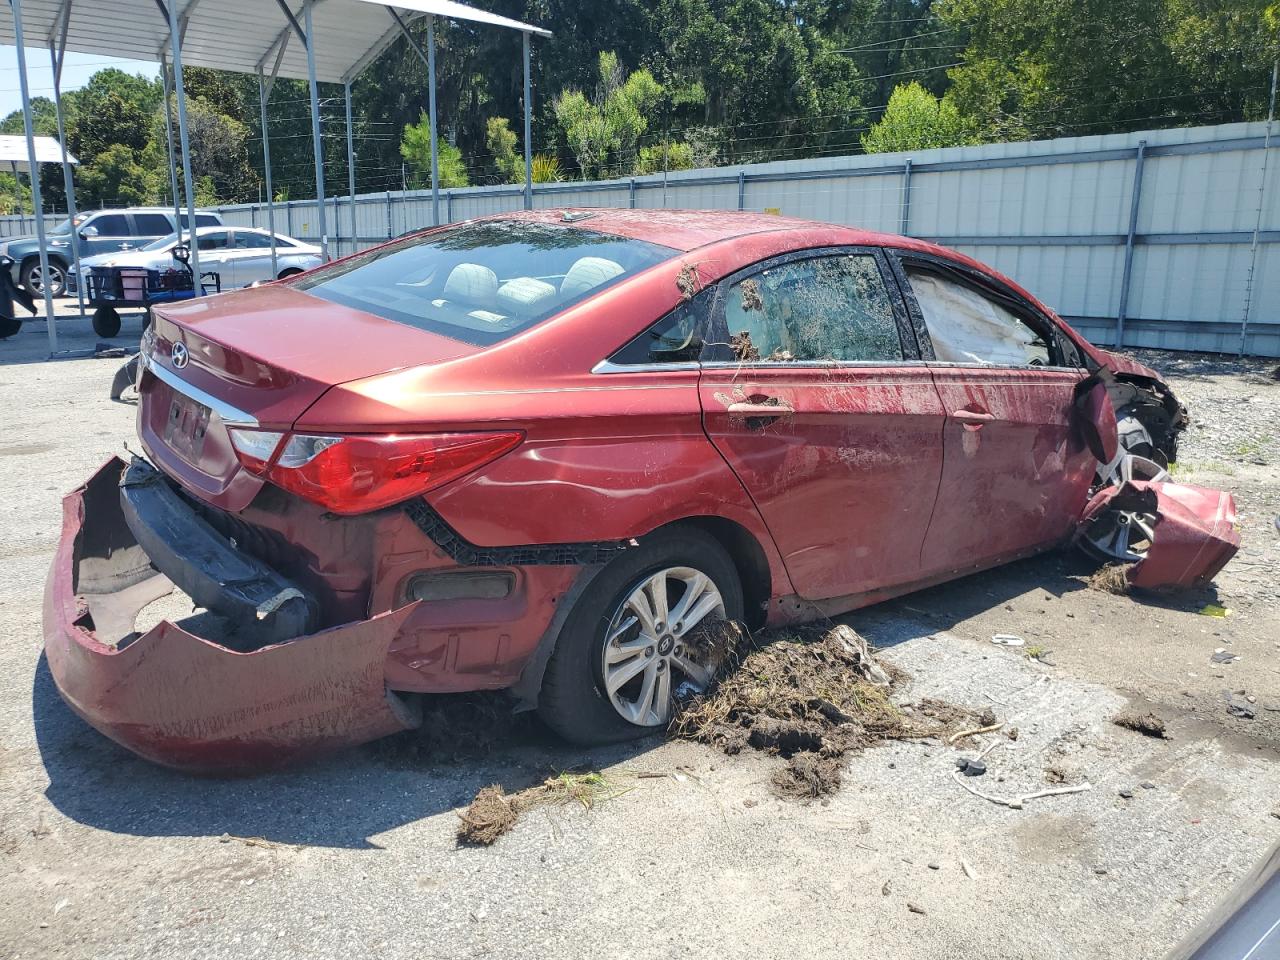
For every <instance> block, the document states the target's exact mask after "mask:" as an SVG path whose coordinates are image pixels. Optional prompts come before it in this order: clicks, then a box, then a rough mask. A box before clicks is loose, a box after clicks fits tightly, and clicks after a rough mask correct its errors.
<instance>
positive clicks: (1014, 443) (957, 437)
mask: <svg viewBox="0 0 1280 960" xmlns="http://www.w3.org/2000/svg"><path fill="white" fill-rule="evenodd" d="M903 265H904V267H905V272H904V274H903V276H904V280H905V282H906V283H907V285H908V286H907V290H908V294H909V295H908V298H907V299H908V304H909V307H910V309H911V310H912V311H913V313H914V314H915V316H916V318H917V320H918V321H920V322H921V323H922V324H923V326H924V328H925V330H926V331H927V335H928V341H929V346H928V347H927V348H926V349H930V348H931V350H932V352H933V354H934V359H933V360H931V361H930V363H929V367H930V369H931V370H932V371H933V378H934V382H935V383H936V385H937V389H938V395H939V397H940V398H941V400H942V405H943V408H944V410H945V411H946V415H947V419H946V427H945V431H944V436H945V439H944V443H943V447H944V455H943V465H942V484H941V486H940V488H939V491H938V500H937V503H936V505H935V506H934V509H933V519H932V522H931V523H930V525H929V532H928V535H927V536H926V538H925V544H924V551H923V553H922V555H921V562H922V566H923V568H924V570H925V571H926V573H927V574H930V575H932V574H936V573H940V572H960V571H962V570H964V569H968V568H973V567H979V566H986V565H989V564H991V563H994V562H997V561H998V560H1000V559H1003V558H1007V557H1011V556H1014V555H1016V554H1020V553H1025V552H1028V551H1030V550H1034V549H1036V548H1038V547H1043V546H1047V545H1049V544H1052V543H1055V542H1057V541H1059V540H1061V539H1063V538H1064V537H1066V536H1067V535H1068V534H1069V533H1070V532H1071V531H1072V529H1073V528H1074V525H1075V522H1076V520H1077V519H1078V518H1079V516H1080V511H1081V509H1082V508H1083V506H1084V503H1085V500H1086V497H1087V494H1088V489H1089V484H1090V482H1091V480H1092V478H1093V475H1094V470H1095V468H1096V466H1097V463H1096V460H1095V459H1094V457H1093V455H1092V454H1091V453H1090V452H1089V450H1088V448H1087V447H1086V446H1085V443H1084V439H1083V437H1084V434H1083V432H1082V431H1081V430H1080V429H1079V428H1078V425H1077V424H1076V422H1075V417H1076V414H1075V411H1074V400H1075V395H1076V388H1077V386H1078V385H1079V384H1080V382H1081V381H1082V380H1084V379H1085V378H1086V377H1087V376H1088V371H1086V370H1084V369H1083V368H1082V367H1081V363H1082V358H1081V356H1080V354H1079V351H1078V350H1076V349H1075V347H1074V345H1072V344H1071V343H1070V341H1069V340H1068V339H1067V338H1066V337H1065V336H1063V335H1062V334H1061V333H1060V332H1058V331H1057V328H1056V326H1055V325H1054V323H1053V321H1052V320H1051V319H1050V318H1048V317H1046V316H1044V315H1042V314H1041V313H1040V312H1039V311H1038V310H1036V309H1035V308H1034V307H1033V306H1032V305H1031V304H1029V303H1027V302H1026V301H1025V300H1023V299H1022V298H1021V297H1019V296H1017V294H1015V293H1014V292H1012V291H1009V290H1007V289H1004V288H1003V287H1002V286H999V285H997V283H996V282H995V281H994V280H993V279H991V278H986V277H985V276H983V275H979V274H977V273H976V272H970V271H967V270H966V269H965V268H962V267H961V266H959V265H951V264H949V263H946V262H943V261H941V260H940V259H929V258H920V259H911V258H905V259H904V261H903Z"/></svg>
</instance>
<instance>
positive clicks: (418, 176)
mask: <svg viewBox="0 0 1280 960" xmlns="http://www.w3.org/2000/svg"><path fill="white" fill-rule="evenodd" d="M400 156H402V157H403V158H404V160H405V162H406V163H408V164H409V166H410V168H411V169H412V170H413V172H414V178H415V186H422V187H429V186H431V121H430V119H429V118H428V117H427V114H426V113H425V112H423V113H422V114H421V115H420V116H419V117H418V122H417V123H409V124H405V128H404V135H403V137H401V139H400ZM436 162H437V164H438V165H439V168H440V186H441V187H442V188H447V187H465V186H469V185H470V182H471V181H470V180H468V179H467V166H466V164H465V163H464V162H463V160H462V151H461V150H459V149H458V148H457V147H455V146H454V145H453V144H451V143H448V142H447V141H445V140H441V139H440V138H439V137H437V138H436Z"/></svg>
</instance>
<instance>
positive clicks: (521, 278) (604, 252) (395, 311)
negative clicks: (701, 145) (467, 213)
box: [294, 220, 676, 346]
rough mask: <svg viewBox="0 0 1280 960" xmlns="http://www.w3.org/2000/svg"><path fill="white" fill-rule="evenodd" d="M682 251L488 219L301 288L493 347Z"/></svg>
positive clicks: (309, 277)
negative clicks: (492, 345) (677, 251)
mask: <svg viewBox="0 0 1280 960" xmlns="http://www.w3.org/2000/svg"><path fill="white" fill-rule="evenodd" d="M675 252H676V251H674V250H672V249H670V248H668V247H662V246H658V245H657V244H652V243H644V242H641V241H639V240H628V239H626V238H624V237H615V236H610V235H609V234H604V233H596V232H594V231H591V230H583V229H580V228H577V227H571V226H567V225H566V226H559V225H553V224H545V223H527V222H523V221H518V220H489V221H484V222H481V223H472V224H464V225H462V226H459V227H456V228H454V229H452V230H445V231H443V232H439V233H432V234H425V235H418V236H415V237H408V238H406V239H404V240H401V241H400V242H399V243H394V244H391V245H389V246H386V247H383V248H381V249H378V250H371V251H369V252H368V253H367V254H364V255H363V256H359V257H353V258H351V259H349V260H345V261H342V262H341V263H336V264H334V265H333V266H331V267H328V268H324V267H322V268H320V269H319V270H315V271H312V272H311V273H310V274H306V275H304V276H303V277H302V278H301V279H299V280H298V281H296V282H295V284H294V287H295V289H298V290H305V291H307V292H308V293H310V294H311V295H312V296H315V297H320V298H322V299H325V300H329V301H331V302H333V303H339V304H342V305H343V306H347V307H353V308H355V309H357V310H363V311H365V312H366V313H372V314H375V315H376V316H379V317H383V318H385V319H387V320H394V321H396V322H397V323H405V324H408V325H409V326H413V327H417V328H418V329H420V330H428V331H430V332H432V333H439V334H442V335H444V336H446V337H452V338H453V339H455V340H462V341H464V342H466V343H471V344H475V345H476V346H488V345H490V344H494V343H498V342H500V341H502V340H505V339H507V338H508V337H510V336H512V335H514V334H516V333H519V332H520V331H522V330H526V329H528V328H529V327H531V326H533V325H534V324H535V323H538V322H540V321H542V320H545V319H546V318H547V317H550V316H551V315H552V314H555V313H559V312H560V311H561V310H564V309H565V308H566V307H569V306H571V305H573V304H575V303H577V302H578V301H580V300H583V299H585V298H586V297H587V296H590V295H593V294H595V293H598V292H599V291H601V290H603V289H605V288H606V287H609V286H612V285H613V284H615V283H617V282H619V281H620V280H623V279H625V278H626V277H629V276H631V275H633V274H635V273H638V272H639V271H641V270H644V269H646V268H647V267H651V266H653V265H654V264H657V263H661V262H662V261H663V260H667V259H669V258H670V257H671V256H672V255H674V254H675Z"/></svg>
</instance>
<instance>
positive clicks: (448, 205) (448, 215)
mask: <svg viewBox="0 0 1280 960" xmlns="http://www.w3.org/2000/svg"><path fill="white" fill-rule="evenodd" d="M444 222H445V223H453V191H452V190H446V191H445V192H444Z"/></svg>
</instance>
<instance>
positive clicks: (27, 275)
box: [22, 258, 67, 297]
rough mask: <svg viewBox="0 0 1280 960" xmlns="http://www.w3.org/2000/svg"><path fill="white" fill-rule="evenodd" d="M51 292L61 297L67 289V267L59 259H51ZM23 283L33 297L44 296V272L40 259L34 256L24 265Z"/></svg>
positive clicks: (51, 294) (52, 294)
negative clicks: (41, 268)
mask: <svg viewBox="0 0 1280 960" xmlns="http://www.w3.org/2000/svg"><path fill="white" fill-rule="evenodd" d="M49 281H50V283H49V294H50V296H54V297H60V296H62V294H63V293H64V292H65V291H66V289H67V274H66V270H65V268H64V267H63V266H62V264H60V263H59V262H58V261H57V260H50V261H49ZM22 285H23V286H24V287H26V288H27V292H28V293H30V294H31V295H32V296H33V297H43V296H44V274H43V273H42V272H41V270H40V260H39V259H38V258H33V259H31V260H28V261H27V262H26V263H25V264H23V267H22Z"/></svg>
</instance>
